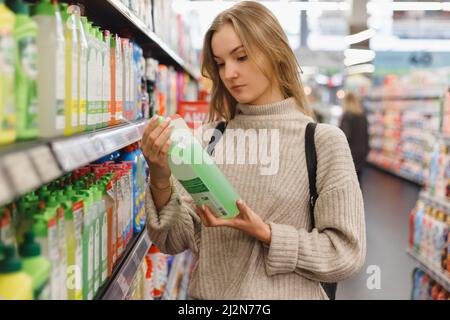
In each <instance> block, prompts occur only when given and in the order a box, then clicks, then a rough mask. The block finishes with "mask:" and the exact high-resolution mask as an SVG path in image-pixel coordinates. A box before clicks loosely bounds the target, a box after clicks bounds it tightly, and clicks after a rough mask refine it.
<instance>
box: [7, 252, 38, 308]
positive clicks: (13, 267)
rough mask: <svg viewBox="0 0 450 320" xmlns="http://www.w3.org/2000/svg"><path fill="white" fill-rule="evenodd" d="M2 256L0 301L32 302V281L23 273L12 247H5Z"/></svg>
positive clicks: (20, 263)
mask: <svg viewBox="0 0 450 320" xmlns="http://www.w3.org/2000/svg"><path fill="white" fill-rule="evenodd" d="M3 256H4V257H3V259H2V260H0V299H1V300H4V299H8V300H32V299H33V289H32V288H33V280H32V279H31V277H30V276H29V275H28V274H26V273H25V272H23V270H22V262H21V261H20V260H19V259H18V257H17V254H16V249H15V248H14V246H7V247H5V248H4V249H3Z"/></svg>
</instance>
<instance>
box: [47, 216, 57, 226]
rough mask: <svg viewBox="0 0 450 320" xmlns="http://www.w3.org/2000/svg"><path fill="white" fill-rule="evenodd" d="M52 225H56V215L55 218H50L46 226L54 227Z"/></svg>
mask: <svg viewBox="0 0 450 320" xmlns="http://www.w3.org/2000/svg"><path fill="white" fill-rule="evenodd" d="M54 226H56V217H55V218H51V219H50V220H49V221H48V227H49V228H52V227H54Z"/></svg>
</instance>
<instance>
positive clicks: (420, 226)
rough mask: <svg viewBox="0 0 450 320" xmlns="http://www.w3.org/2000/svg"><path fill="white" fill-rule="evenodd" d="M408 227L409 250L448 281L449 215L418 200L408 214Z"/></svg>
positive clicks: (449, 272) (449, 268) (449, 259)
mask: <svg viewBox="0 0 450 320" xmlns="http://www.w3.org/2000/svg"><path fill="white" fill-rule="evenodd" d="M409 226H410V234H409V247H410V249H411V250H412V251H413V252H415V253H416V254H418V255H419V256H421V257H422V258H423V259H424V260H426V261H428V263H429V264H430V266H432V267H433V268H435V269H436V270H440V271H442V272H444V273H446V274H447V275H449V280H450V258H449V255H450V237H449V230H450V215H449V213H448V212H445V211H444V209H442V208H437V207H434V206H432V205H431V204H428V203H425V202H424V201H422V200H421V199H419V200H418V201H417V203H416V206H415V207H414V208H413V210H412V211H411V213H410V216H409Z"/></svg>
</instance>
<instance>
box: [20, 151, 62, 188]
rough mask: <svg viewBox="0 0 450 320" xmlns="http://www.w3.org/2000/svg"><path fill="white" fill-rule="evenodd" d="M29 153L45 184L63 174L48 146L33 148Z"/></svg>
mask: <svg viewBox="0 0 450 320" xmlns="http://www.w3.org/2000/svg"><path fill="white" fill-rule="evenodd" d="M28 153H29V155H30V158H31V161H32V162H33V163H34V166H35V167H36V169H37V171H38V174H39V176H40V177H41V179H42V181H43V182H44V183H47V182H50V181H52V180H54V179H56V178H58V177H59V176H60V175H61V174H62V172H61V170H60V169H59V167H58V164H57V163H56V160H55V158H54V157H53V154H52V152H51V150H50V148H49V147H48V146H46V145H42V146H39V147H37V148H33V149H31V150H30V151H29V152H28Z"/></svg>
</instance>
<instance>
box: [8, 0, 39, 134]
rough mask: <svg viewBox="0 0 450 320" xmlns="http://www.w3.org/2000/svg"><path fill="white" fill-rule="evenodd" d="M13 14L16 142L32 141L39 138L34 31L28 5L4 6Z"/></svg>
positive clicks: (13, 1)
mask: <svg viewBox="0 0 450 320" xmlns="http://www.w3.org/2000/svg"><path fill="white" fill-rule="evenodd" d="M7 4H8V6H9V7H10V8H11V10H13V11H14V13H15V14H16V21H15V24H14V39H15V49H14V50H15V52H16V54H15V63H14V65H15V81H14V83H15V93H16V112H17V120H16V121H17V122H16V126H17V138H18V139H32V138H35V137H37V135H38V109H37V103H38V97H37V44H36V40H37V31H38V29H37V28H38V27H37V24H36V22H34V21H33V20H32V19H31V18H30V9H29V5H28V4H25V3H23V2H22V1H21V0H10V1H8V2H7Z"/></svg>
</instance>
